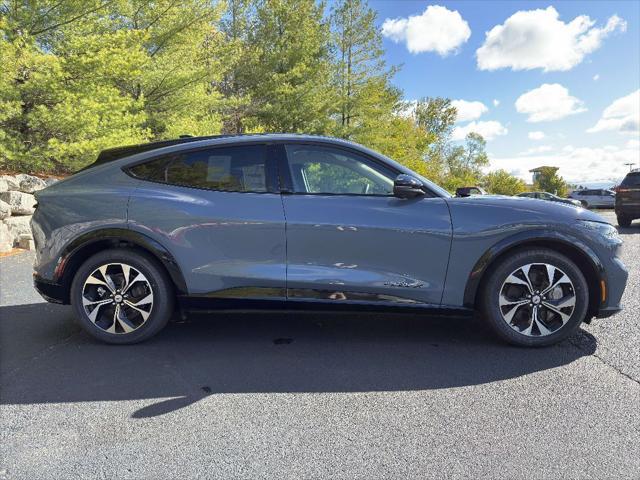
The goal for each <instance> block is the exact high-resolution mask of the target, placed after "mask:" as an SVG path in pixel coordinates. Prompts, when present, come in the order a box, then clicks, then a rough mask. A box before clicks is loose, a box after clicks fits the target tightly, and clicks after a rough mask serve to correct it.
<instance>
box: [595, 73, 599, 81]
mask: <svg viewBox="0 0 640 480" xmlns="http://www.w3.org/2000/svg"><path fill="white" fill-rule="evenodd" d="M598 80H600V74H599V73H596V74H595V75H594V76H593V81H594V82H597V81H598Z"/></svg>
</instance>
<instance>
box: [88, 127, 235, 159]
mask: <svg viewBox="0 0 640 480" xmlns="http://www.w3.org/2000/svg"><path fill="white" fill-rule="evenodd" d="M238 136H241V135H239V134H238V135H209V136H205V137H191V136H184V137H180V138H175V139H173V140H160V141H158V142H149V143H140V144H138V145H127V146H124V147H114V148H108V149H106V150H103V151H101V152H100V153H99V154H98V158H97V160H96V161H95V162H94V163H93V165H91V166H92V167H93V166H97V165H102V164H103V163H107V162H112V161H114V160H118V159H120V158H124V157H130V156H131V155H135V154H137V153H142V152H148V151H150V150H156V149H158V148H163V147H170V146H172V145H180V144H182V143H189V142H197V141H200V140H213V139H216V138H225V137H238Z"/></svg>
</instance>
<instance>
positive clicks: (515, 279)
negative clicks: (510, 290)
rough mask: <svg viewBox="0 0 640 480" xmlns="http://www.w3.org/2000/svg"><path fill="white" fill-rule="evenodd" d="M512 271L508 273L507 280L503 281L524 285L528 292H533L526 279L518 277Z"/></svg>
mask: <svg viewBox="0 0 640 480" xmlns="http://www.w3.org/2000/svg"><path fill="white" fill-rule="evenodd" d="M514 273H516V272H513V273H512V274H511V275H509V277H508V278H507V280H506V281H505V282H504V283H513V284H516V285H524V286H525V287H527V290H529V293H533V288H531V285H530V284H529V282H528V281H525V280H522V279H521V278H518V277H516V276H515V275H514Z"/></svg>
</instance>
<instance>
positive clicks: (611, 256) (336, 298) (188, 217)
mask: <svg viewBox="0 0 640 480" xmlns="http://www.w3.org/2000/svg"><path fill="white" fill-rule="evenodd" d="M37 200H38V206H37V209H36V212H35V214H34V216H33V220H32V228H33V232H34V238H35V242H36V250H37V254H36V261H35V272H34V281H35V286H36V288H37V289H38V291H39V292H40V293H41V294H42V295H43V296H44V297H45V298H46V299H47V300H49V301H53V302H59V303H65V304H71V305H72V306H73V308H74V310H75V313H76V317H77V319H78V321H79V322H80V324H81V325H82V326H83V328H84V329H85V330H86V331H87V332H89V333H90V334H91V335H93V336H94V337H96V338H98V339H100V340H103V341H106V342H110V343H133V342H139V341H141V340H144V339H147V338H149V337H151V336H152V335H154V334H155V333H157V332H158V331H160V330H161V329H162V328H163V327H164V326H165V324H166V323H167V321H168V320H169V319H170V318H171V316H172V315H173V314H174V312H175V311H176V310H178V309H179V310H181V311H189V310H192V309H205V310H216V309H236V310H242V311H245V310H265V309H274V308H275V309H306V310H308V309H338V310H352V309H355V310H372V311H376V312H378V311H386V310H393V311H409V312H414V313H416V314H417V313H421V312H431V313H437V314H453V315H461V314H471V313H473V312H474V311H477V312H479V313H480V314H481V316H482V318H483V319H484V320H485V321H486V322H487V323H488V325H489V326H490V327H491V328H492V329H493V330H494V331H495V332H496V333H497V334H498V335H499V336H500V337H502V338H503V339H504V340H506V341H508V342H511V343H513V344H517V345H524V346H541V345H549V344H552V343H555V342H557V341H559V340H561V339H563V338H566V337H567V336H569V335H571V334H572V333H574V332H575V331H576V330H577V329H578V327H579V325H580V324H581V323H582V322H584V321H586V322H588V321H590V320H591V319H592V318H593V317H607V316H609V315H612V314H614V313H615V312H618V311H619V310H620V308H621V306H620V298H621V296H622V293H623V291H624V288H625V284H626V280H627V272H626V269H625V267H624V266H623V264H622V263H621V262H620V260H619V259H618V257H617V252H618V248H619V246H620V244H621V241H620V239H619V237H618V234H617V231H616V229H615V228H614V227H612V226H611V225H609V224H608V223H607V222H605V221H604V220H603V219H602V217H600V216H598V215H597V214H595V213H592V212H589V211H587V210H584V209H582V208H576V207H574V206H570V205H563V204H555V203H551V202H549V203H543V202H540V201H536V200H531V199H527V198H511V197H495V196H490V195H485V196H480V197H468V198H452V197H451V195H449V194H448V193H447V192H446V191H445V190H443V189H442V188H440V187H438V186H437V185H435V184H433V183H432V182H430V181H429V180H427V179H425V178H422V177H420V176H419V175H417V174H416V173H414V172H412V171H411V170H409V169H407V168H406V167H404V166H402V165H400V164H398V163H396V162H394V161H393V160H391V159H389V158H386V157H385V156H383V155H381V154H379V153H376V152H374V151H372V150H369V149H367V148H364V147H362V146H360V145H357V144H354V143H351V142H347V141H343V140H338V139H333V138H324V137H314V136H302V135H247V136H219V137H207V138H186V139H179V140H173V141H166V142H158V143H151V144H146V145H137V146H133V147H123V148H118V149H112V150H107V151H105V152H102V153H101V154H100V156H99V158H98V160H97V161H96V162H95V164H93V165H92V166H90V167H89V168H87V169H85V170H83V171H81V172H79V173H77V174H76V175H73V176H72V177H70V178H67V179H66V180H63V181H61V182H59V183H56V184H54V185H53V186H51V187H48V188H46V189H45V190H42V191H41V192H39V193H38V194H37Z"/></svg>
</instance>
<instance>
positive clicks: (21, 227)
mask: <svg viewBox="0 0 640 480" xmlns="http://www.w3.org/2000/svg"><path fill="white" fill-rule="evenodd" d="M56 181H57V180H56V179H55V178H48V179H45V180H43V179H41V178H38V177H34V176H33V175H26V174H23V173H21V174H18V175H1V176H0V253H2V252H8V251H10V250H11V249H12V248H14V247H19V248H25V249H27V250H33V236H32V234H31V225H30V223H29V222H30V221H31V215H33V212H34V210H35V204H36V199H35V197H34V196H33V193H34V192H37V191H38V190H42V189H43V188H45V187H47V186H48V185H51V184H52V183H54V182H56Z"/></svg>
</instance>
